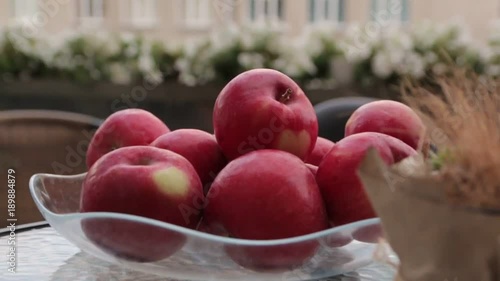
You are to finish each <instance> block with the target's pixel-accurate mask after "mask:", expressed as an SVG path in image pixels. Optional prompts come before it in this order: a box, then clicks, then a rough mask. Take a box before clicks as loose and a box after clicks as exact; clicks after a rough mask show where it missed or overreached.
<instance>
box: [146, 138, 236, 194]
mask: <svg viewBox="0 0 500 281" xmlns="http://www.w3.org/2000/svg"><path fill="white" fill-rule="evenodd" d="M151 145H152V146H154V147H158V148H163V149H168V150H171V151H173V152H175V153H178V154H180V155H182V156H184V157H185V158H186V159H187V160H188V161H189V162H190V163H191V164H192V165H193V167H194V168H195V170H196V172H197V173H198V175H199V176H200V179H201V183H202V184H203V186H204V192H205V194H206V192H207V191H208V189H209V187H210V185H211V183H212V182H213V181H214V179H215V177H216V176H217V174H218V173H219V172H220V170H222V168H224V166H225V165H226V164H227V160H226V158H225V157H224V154H223V153H222V151H221V149H220V147H219V145H218V144H217V141H216V140H215V136H214V135H212V134H209V133H207V132H204V131H201V130H196V129H179V130H175V131H172V132H169V133H166V134H164V135H161V136H160V137H159V138H157V139H156V140H155V141H153V142H152V143H151Z"/></svg>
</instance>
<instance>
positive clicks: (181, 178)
mask: <svg viewBox="0 0 500 281" xmlns="http://www.w3.org/2000/svg"><path fill="white" fill-rule="evenodd" d="M153 180H154V182H155V183H156V185H157V186H158V188H159V189H160V190H161V191H162V192H164V193H165V194H167V195H170V196H175V197H182V196H185V195H186V194H187V192H188V187H189V179H188V177H187V176H186V174H185V173H184V172H183V171H181V170H180V169H178V168H176V167H169V168H167V169H163V170H158V171H156V172H154V174H153Z"/></svg>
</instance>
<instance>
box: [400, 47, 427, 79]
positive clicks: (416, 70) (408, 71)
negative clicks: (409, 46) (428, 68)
mask: <svg viewBox="0 0 500 281" xmlns="http://www.w3.org/2000/svg"><path fill="white" fill-rule="evenodd" d="M398 74H403V75H410V76H411V77H412V78H415V79H420V78H422V77H423V76H424V75H425V62H424V59H423V58H422V57H421V56H419V55H418V54H416V53H414V52H409V53H406V55H405V57H404V59H403V61H402V62H401V63H400V64H399V67H398Z"/></svg>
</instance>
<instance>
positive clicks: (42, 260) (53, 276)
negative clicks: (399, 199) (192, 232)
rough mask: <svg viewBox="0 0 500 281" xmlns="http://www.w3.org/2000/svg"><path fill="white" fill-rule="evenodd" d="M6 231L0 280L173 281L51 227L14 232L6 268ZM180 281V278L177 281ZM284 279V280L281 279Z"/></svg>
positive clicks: (369, 278)
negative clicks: (81, 245)
mask: <svg viewBox="0 0 500 281" xmlns="http://www.w3.org/2000/svg"><path fill="white" fill-rule="evenodd" d="M6 235H8V233H1V234H0V236H1V237H0V249H1V252H2V259H3V261H2V262H0V280H6V281H7V280H8V281H11V280H12V281H31V280H36V281H68V280H70V281H108V280H109V281H160V280H161V281H174V279H168V278H166V277H162V276H156V275H151V274H147V273H143V272H136V271H132V270H130V269H127V268H123V267H120V266H117V265H114V264H111V263H108V262H105V261H102V260H99V259H97V258H95V257H93V256H90V255H88V254H86V253H83V252H81V251H80V249H78V248H77V247H76V246H74V245H73V244H71V243H70V242H68V241H67V240H66V239H65V238H63V237H62V236H60V235H59V234H58V233H57V232H56V231H55V230H54V229H52V228H51V227H48V226H47V227H43V228H38V229H32V230H28V231H23V232H18V233H16V240H15V241H16V246H17V253H16V263H17V264H16V273H10V272H9V271H8V268H9V264H8V262H7V259H8V257H7V255H6V253H8V248H9V247H10V246H9V244H8V236H6ZM394 275H395V269H394V268H392V267H390V266H388V265H384V264H378V263H374V264H372V265H370V266H368V267H365V268H362V269H360V270H358V271H356V272H352V273H349V274H346V275H342V276H337V277H332V278H329V279H324V280H325V281H326V280H332V281H336V280H338V281H392V280H394ZM179 281H180V280H179ZM284 281H285V280H284Z"/></svg>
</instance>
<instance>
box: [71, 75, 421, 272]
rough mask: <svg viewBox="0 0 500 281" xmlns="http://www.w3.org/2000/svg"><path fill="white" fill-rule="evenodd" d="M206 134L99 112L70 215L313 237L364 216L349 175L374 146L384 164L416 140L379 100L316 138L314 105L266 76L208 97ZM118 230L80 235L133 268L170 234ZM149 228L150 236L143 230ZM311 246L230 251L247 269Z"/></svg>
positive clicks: (126, 113) (413, 147)
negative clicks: (341, 128)
mask: <svg viewBox="0 0 500 281" xmlns="http://www.w3.org/2000/svg"><path fill="white" fill-rule="evenodd" d="M213 125H214V134H213V135H212V134H210V133H208V132H204V131H201V130H197V129H178V130H174V131H170V129H169V128H168V127H167V125H166V124H164V123H163V122H162V121H161V120H159V119H158V118H157V117H155V116H154V115H153V114H151V113H149V112H147V111H144V110H141V109H126V110H122V111H118V112H116V113H114V114H112V115H110V116H109V117H108V118H107V119H106V120H105V121H104V122H103V124H102V125H101V126H100V128H99V129H98V130H97V131H96V133H95V135H94V137H93V139H92V141H91V143H90V146H89V148H88V151H87V165H88V167H89V171H88V174H87V176H86V178H85V180H84V183H83V190H82V196H81V212H115V213H123V214H130V215H136V216H140V217H145V218H149V219H155V220H159V221H162V222H167V223H171V224H174V225H177V226H181V227H186V228H190V229H197V230H199V231H204V232H209V233H212V234H216V235H222V236H227V237H233V238H241V239H253V240H269V239H281V238H290V237H295V236H301V235H305V234H310V233H313V232H317V231H322V230H325V229H328V228H331V227H334V226H339V225H343V224H347V223H351V222H356V221H360V220H364V219H369V218H374V217H376V214H375V212H374V210H373V208H372V206H371V204H370V202H369V200H368V198H367V196H366V195H365V192H364V189H363V186H362V184H361V182H360V180H359V178H358V176H357V168H358V165H359V164H360V162H361V161H362V159H363V157H364V155H365V152H366V151H367V150H368V149H369V148H375V149H376V150H377V151H378V152H379V154H380V156H381V158H382V159H383V160H384V161H385V162H386V163H387V164H388V165H391V164H394V163H397V162H399V161H401V160H402V159H404V158H406V157H409V156H412V155H415V154H416V153H417V149H419V147H421V144H422V143H424V141H423V139H422V138H421V135H422V131H423V129H424V126H423V123H422V121H421V120H420V119H419V117H418V116H417V115H416V114H415V113H414V112H413V111H412V110H411V109H410V108H409V107H407V106H406V105H404V104H402V103H399V102H395V101H389V100H381V101H375V102H371V103H368V104H366V105H364V106H361V107H360V108H359V109H357V110H356V111H355V112H354V113H353V114H352V116H351V118H350V120H349V121H348V123H347V124H346V128H345V138H344V139H342V140H340V141H338V142H337V143H335V144H334V143H333V142H331V141H329V140H326V139H324V138H321V137H318V121H317V117H316V114H315V111H314V108H313V106H312V104H311V102H310V101H309V99H308V98H307V96H306V95H305V94H304V92H303V90H302V89H301V88H300V87H299V86H298V85H297V84H296V83H295V82H294V81H293V80H292V79H290V78H289V77H287V76H286V75H284V74H282V73H280V72H278V71H275V70H270V69H255V70H251V71H247V72H244V73H242V74H240V75H238V76H237V77H235V78H234V79H233V80H232V81H230V82H229V83H228V84H227V85H226V86H225V87H224V88H223V90H222V91H221V93H220V94H219V96H218V98H217V100H216V102H215V106H214V109H213ZM120 223H121V222H120V221H105V220H103V221H98V220H91V221H88V222H86V223H84V224H83V229H84V231H85V233H86V234H87V236H88V237H89V238H90V239H91V240H92V241H94V242H96V243H97V244H99V245H101V246H102V247H104V248H106V249H108V250H110V251H113V252H114V253H115V254H118V255H122V256H126V257H130V258H134V259H136V260H141V261H154V260H159V259H163V258H166V257H168V256H169V255H171V254H172V253H174V252H175V251H176V250H177V249H178V248H180V247H181V246H182V243H184V238H183V237H182V236H179V235H176V234H175V233H172V232H169V231H165V230H163V232H162V231H160V230H159V229H160V228H156V230H155V229H150V230H145V228H144V227H142V226H140V225H134V224H126V223H123V224H120ZM155 231H156V232H155ZM314 250H315V248H314V245H310V244H303V245H296V247H295V248H288V249H286V248H279V247H278V248H276V249H275V250H273V251H270V250H269V249H268V250H266V251H262V250H261V251H259V249H255V248H253V249H251V248H250V249H244V248H239V249H236V248H234V249H232V248H228V249H227V252H228V254H229V255H230V256H231V257H233V259H234V260H235V261H236V262H238V263H240V264H242V265H244V266H248V267H254V268H258V267H265V268H269V267H281V266H291V265H295V264H299V263H300V262H302V261H303V260H304V259H305V258H307V257H308V256H310V255H311V254H312V253H313V252H314Z"/></svg>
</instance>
